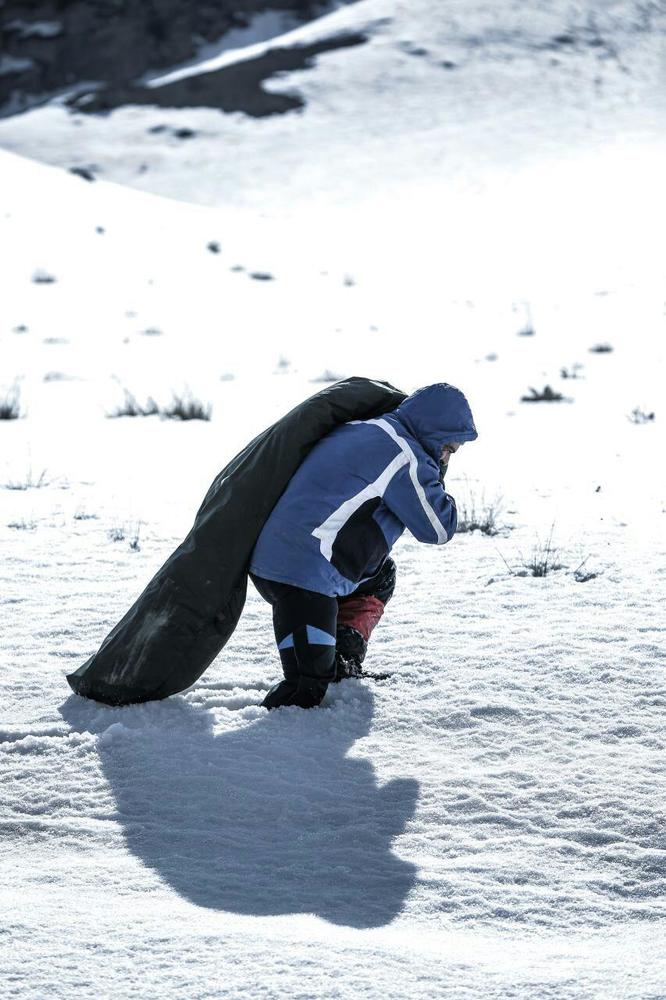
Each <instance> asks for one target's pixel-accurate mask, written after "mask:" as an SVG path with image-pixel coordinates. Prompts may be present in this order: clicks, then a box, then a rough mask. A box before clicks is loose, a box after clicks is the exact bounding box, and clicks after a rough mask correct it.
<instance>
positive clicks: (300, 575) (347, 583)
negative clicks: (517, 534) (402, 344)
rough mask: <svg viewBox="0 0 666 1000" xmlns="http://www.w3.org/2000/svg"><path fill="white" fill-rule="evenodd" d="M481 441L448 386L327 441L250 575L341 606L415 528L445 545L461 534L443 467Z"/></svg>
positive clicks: (269, 529) (346, 427)
mask: <svg viewBox="0 0 666 1000" xmlns="http://www.w3.org/2000/svg"><path fill="white" fill-rule="evenodd" d="M476 437H477V432H476V428H475V426H474V420H473V418H472V413H471V410H470V408H469V404H468V402H467V400H466V399H465V397H464V395H463V394H462V392H460V390H459V389H456V388H455V387H454V386H451V385H447V384H446V383H438V384H436V385H429V386H426V387H425V388H423V389H419V390H417V392H414V393H412V395H411V396H408V397H407V399H406V400H405V401H404V402H403V403H401V404H400V406H399V407H398V408H397V409H395V410H393V411H391V412H390V413H387V414H385V415H384V416H382V417H379V418H376V419H373V420H353V421H350V422H349V423H347V424H343V425H342V426H341V427H338V428H336V429H335V430H334V431H332V432H331V433H330V434H327V435H326V437H324V438H322V439H321V441H319V442H318V443H317V444H316V445H315V447H314V448H313V449H312V451H311V452H310V453H309V455H308V456H307V457H306V458H305V460H304V461H303V462H302V463H301V465H300V466H299V468H298V469H297V471H296V473H295V474H294V475H293V476H292V478H291V480H290V481H289V485H288V486H287V489H286V490H285V491H284V493H283V494H282V496H281V497H280V499H279V500H278V502H277V504H276V505H275V507H274V508H273V510H272V511H271V513H270V515H269V517H268V519H267V520H266V522H265V524H264V527H263V529H262V531H261V534H260V535H259V538H258V539H257V543H256V545H255V547H254V551H253V553H252V557H251V560H250V567H249V568H250V572H251V573H253V574H254V575H255V576H260V577H263V578H264V579H267V580H277V581H279V582H281V583H288V584H291V585H292V586H294V587H302V588H303V589H305V590H313V591H316V592H317V593H320V594H327V595H329V596H331V597H344V596H347V595H348V594H350V593H352V592H353V591H354V590H356V588H357V587H358V586H359V584H360V583H362V582H363V581H364V580H367V579H370V577H373V576H375V574H376V573H378V572H379V570H380V568H381V566H382V564H383V562H384V560H385V559H386V556H387V555H388V553H389V552H390V550H391V548H392V547H393V545H394V544H395V542H396V541H397V540H398V538H399V537H400V536H401V535H402V533H403V531H404V530H405V528H409V530H410V531H411V533H412V534H413V535H414V537H415V538H416V539H417V540H418V541H420V542H429V543H431V544H434V545H442V544H444V543H445V542H448V541H449V539H450V538H451V537H452V536H453V534H454V533H455V530H456V524H457V517H456V505H455V501H454V499H453V497H451V496H449V494H448V493H447V492H446V491H445V490H444V487H443V486H442V484H441V482H440V479H439V475H440V470H439V458H440V455H441V452H442V447H443V446H444V445H445V444H447V443H453V442H457V441H458V442H464V441H474V440H475V438H476Z"/></svg>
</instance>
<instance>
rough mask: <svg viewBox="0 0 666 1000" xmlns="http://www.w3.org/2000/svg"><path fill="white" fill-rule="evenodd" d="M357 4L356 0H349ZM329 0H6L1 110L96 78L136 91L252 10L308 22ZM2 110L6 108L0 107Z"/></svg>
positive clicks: (1, 8)
mask: <svg viewBox="0 0 666 1000" xmlns="http://www.w3.org/2000/svg"><path fill="white" fill-rule="evenodd" d="M348 2H354V0H348ZM329 6H330V4H329V3H327V2H325V0H159V2H158V0H5V2H4V3H3V4H0V51H2V54H3V60H4V65H5V66H6V67H7V68H9V67H11V72H6V73H3V74H2V75H0V109H4V113H5V114H10V113H15V112H17V111H20V110H23V109H25V108H26V107H29V106H31V105H33V104H35V103H40V102H43V101H45V100H48V99H49V98H50V97H52V96H53V95H54V94H57V93H62V92H66V91H68V90H74V91H76V89H77V88H78V87H79V86H80V85H81V84H87V85H88V86H89V85H90V84H91V82H95V83H99V84H100V85H102V86H107V87H109V88H111V89H113V88H116V89H117V88H120V90H121V91H125V90H131V86H132V84H133V83H135V82H136V81H138V80H139V79H140V78H141V77H142V76H143V75H144V74H146V73H148V72H154V71H157V70H161V69H168V68H170V67H172V66H175V65H178V64H180V63H183V62H185V61H187V60H189V59H192V58H193V57H194V56H196V54H197V52H198V50H199V48H200V46H201V45H203V44H205V43H212V42H216V41H218V40H219V39H220V38H222V37H223V35H224V34H225V33H226V32H227V31H229V30H231V29H233V28H243V27H246V26H247V25H248V24H249V22H250V19H251V18H252V16H253V15H255V14H257V13H259V12H261V11H266V10H284V11H288V12H291V13H292V14H295V15H296V16H297V17H299V18H300V19H302V21H303V22H305V21H308V20H311V19H312V18H314V17H317V16H319V15H320V14H321V13H322V12H323V11H325V10H326V9H328V8H329ZM0 113H3V112H2V111H1V110H0Z"/></svg>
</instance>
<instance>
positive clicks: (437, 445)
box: [393, 382, 478, 462]
mask: <svg viewBox="0 0 666 1000" xmlns="http://www.w3.org/2000/svg"><path fill="white" fill-rule="evenodd" d="M393 415H394V416H395V417H397V418H398V420H399V421H400V422H401V423H402V424H404V425H405V427H406V428H407V430H408V431H409V432H410V433H411V434H412V436H413V437H415V438H416V439H417V441H418V442H419V443H420V444H421V445H422V446H423V448H424V450H425V451H426V452H427V453H428V454H429V455H430V457H431V458H432V459H433V460H434V461H435V462H439V457H440V455H441V452H442V447H443V446H444V445H445V444H451V443H452V442H454V441H460V442H463V441H474V440H476V438H477V437H478V434H477V431H476V427H475V426H474V418H473V417H472V411H471V410H470V407H469V403H468V402H467V400H466V399H465V397H464V395H463V394H462V392H461V391H460V389H456V387H455V386H453V385H448V384H447V383H446V382H438V383H437V384H436V385H427V386H425V387H424V388H423V389H417V390H416V392H413V393H412V395H411V396H408V397H407V399H406V400H405V401H404V402H403V403H401V404H400V406H399V407H398V408H397V409H396V410H394V411H393Z"/></svg>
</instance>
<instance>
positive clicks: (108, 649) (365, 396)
mask: <svg viewBox="0 0 666 1000" xmlns="http://www.w3.org/2000/svg"><path fill="white" fill-rule="evenodd" d="M404 399H405V395H404V393H402V392H400V391H399V390H398V389H394V388H393V386H391V385H389V384H388V383H387V382H376V381H373V380H372V379H366V378H349V379H345V380H344V381H341V382H336V383H335V384H333V385H331V386H328V387H327V388H326V389H323V390H322V391H321V392H318V393H317V394H316V395H314V396H311V397H310V398H309V399H306V400H305V401H304V402H303V403H300V404H299V405H298V406H296V407H295V408H294V409H293V410H291V411H290V412H289V413H288V414H287V415H286V416H284V417H282V419H281V420H278V421H277V422H276V423H275V424H273V425H272V426H271V427H268V428H267V429H266V430H265V431H263V432H262V433H261V434H259V435H258V436H257V437H256V438H255V439H254V440H253V441H251V442H250V443H249V444H248V445H247V446H246V447H245V448H244V449H243V451H241V452H240V453H239V454H238V455H236V457H235V458H234V459H232V461H231V462H229V464H228V465H227V466H226V467H225V468H224V469H222V471H221V472H220V473H219V474H218V475H217V476H216V478H215V479H214V481H213V483H212V484H211V486H210V489H209V490H208V492H207V494H206V496H205V497H204V500H203V503H202V504H201V507H200V508H199V511H198V513H197V515H196V518H195V520H194V524H193V526H192V529H191V531H190V532H189V534H188V535H187V537H186V538H185V539H184V541H183V542H182V543H181V544H180V545H179V546H178V548H177V549H176V550H175V551H174V552H173V553H172V554H171V555H170V556H169V558H168V559H167V560H166V562H165V563H164V564H163V566H162V567H161V568H160V569H159V570H158V571H157V573H156V574H155V576H154V577H153V578H152V580H151V581H150V583H149V584H148V586H147V587H146V588H145V590H144V591H143V593H142V594H141V595H140V596H139V597H138V598H137V600H136V601H135V603H134V604H133V605H132V607H131V608H130V609H129V611H128V612H127V614H126V615H125V616H124V617H123V618H122V619H121V620H120V621H119V622H118V624H117V625H116V626H115V628H113V629H112V630H111V632H109V634H108V635H107V637H106V639H105V640H104V642H103V643H102V645H101V646H100V648H99V650H98V651H97V653H95V654H94V655H93V656H91V657H90V659H89V660H87V661H86V662H85V663H84V664H83V666H81V667H79V669H78V670H76V671H74V673H72V674H69V675H68V677H67V680H68V682H69V684H70V687H71V688H72V690H73V691H75V692H76V693H77V694H80V695H83V696H84V697H86V698H93V699H95V700H96V701H101V702H105V703H106V704H109V705H128V704H132V703H134V702H142V701H151V700H153V699H159V698H167V697H168V696H169V695H172V694H176V693H177V692H178V691H183V690H185V688H187V687H189V686H190V685H191V684H194V682H195V681H196V680H197V679H198V678H199V677H200V676H201V675H202V673H203V672H204V670H206V668H207V667H208V666H210V664H211V663H212V662H213V660H214V659H215V657H216V656H217V654H218V653H219V652H220V650H221V649H222V648H223V646H224V645H225V643H226V642H227V641H228V639H229V637H230V636H231V634H232V633H233V631H234V629H235V628H236V625H237V624H238V619H239V618H240V615H241V612H242V610H243V606H244V604H245V597H246V592H247V576H248V574H247V567H248V563H249V559H250V555H251V553H252V550H253V548H254V545H255V542H256V540H257V538H258V536H259V533H260V532H261V529H262V527H263V525H264V523H265V521H266V519H267V517H268V515H269V514H270V512H271V510H272V509H273V507H274V506H275V504H276V503H277V501H278V500H279V498H280V496H281V495H282V493H283V492H284V490H285V489H286V487H287V484H288V482H289V480H290V479H291V477H292V476H293V474H294V472H295V471H296V469H297V468H298V466H299V465H300V464H301V462H302V461H303V459H304V458H305V457H306V455H307V454H308V452H309V451H310V450H311V449H312V447H313V446H314V445H315V444H316V443H317V441H319V440H320V438H322V437H324V436H325V435H326V434H328V433H329V431H332V430H333V429H334V428H335V427H337V426H338V425H339V424H343V423H346V422H347V421H348V420H366V419H369V418H371V417H377V416H379V415H380V414H382V413H387V412H388V411H389V410H393V409H395V408H396V407H397V406H399V405H400V403H401V402H402V401H403V400H404Z"/></svg>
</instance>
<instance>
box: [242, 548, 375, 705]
mask: <svg viewBox="0 0 666 1000" xmlns="http://www.w3.org/2000/svg"><path fill="white" fill-rule="evenodd" d="M250 576H251V579H252V582H253V583H254V585H255V587H256V588H257V590H258V591H259V593H260V594H261V596H262V597H263V598H264V600H266V601H268V603H269V604H270V605H271V606H272V608H273V630H274V632H275V641H276V643H277V647H278V651H279V653H280V661H281V663H282V671H283V673H284V681H283V682H281V683H280V684H278V685H277V686H276V687H275V688H273V689H271V691H269V693H268V696H267V698H266V700H265V701H264V705H265V706H266V707H267V708H276V707H277V706H278V705H286V704H290V705H300V706H301V707H302V708H310V707H312V706H314V705H318V704H319V702H320V701H321V700H322V698H323V697H324V695H325V694H326V688H327V687H328V685H329V684H330V682H331V681H332V680H334V679H335V652H336V626H337V619H338V599H337V597H329V596H327V595H326V594H318V593H316V592H315V591H313V590H304V589H302V588H301V587H292V586H291V584H287V583H279V582H277V581H276V580H266V579H264V578H263V577H259V576H255V575H254V574H250ZM394 586H395V563H394V562H393V560H392V559H390V558H387V559H386V560H385V562H384V564H383V565H382V568H381V569H380V571H379V573H377V575H376V576H374V577H372V579H370V580H365V581H364V582H363V583H362V584H360V585H359V586H358V587H357V589H356V590H355V591H354V596H357V595H359V596H360V595H368V596H372V597H376V598H378V600H380V601H382V603H383V604H385V603H386V602H387V601H388V600H389V599H390V597H391V596H392V594H393V588H394ZM276 699H277V700H276ZM285 699H287V700H285ZM271 702H275V704H272V703H271Z"/></svg>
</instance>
